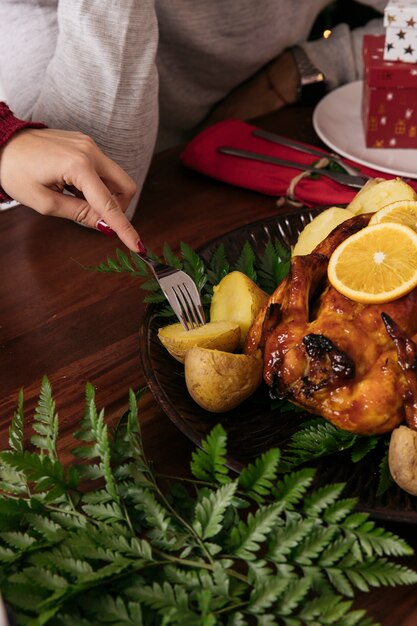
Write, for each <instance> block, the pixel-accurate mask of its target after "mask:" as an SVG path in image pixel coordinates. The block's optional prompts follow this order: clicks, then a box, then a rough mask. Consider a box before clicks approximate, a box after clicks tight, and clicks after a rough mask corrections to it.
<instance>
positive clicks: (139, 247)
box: [136, 239, 146, 254]
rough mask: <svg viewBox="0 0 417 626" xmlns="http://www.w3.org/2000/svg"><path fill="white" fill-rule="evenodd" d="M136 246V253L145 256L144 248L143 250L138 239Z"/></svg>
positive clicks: (143, 247)
mask: <svg viewBox="0 0 417 626" xmlns="http://www.w3.org/2000/svg"><path fill="white" fill-rule="evenodd" d="M136 246H137V249H138V252H139V253H140V254H146V248H145V246H144V245H143V243H142V242H141V240H140V239H138V240H137V242H136Z"/></svg>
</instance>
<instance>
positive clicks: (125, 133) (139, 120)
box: [0, 0, 158, 187]
mask: <svg viewBox="0 0 417 626" xmlns="http://www.w3.org/2000/svg"><path fill="white" fill-rule="evenodd" d="M2 5H3V8H1V7H0V19H1V18H2V16H3V15H4V18H5V21H3V20H2V21H3V24H4V23H7V21H9V20H13V18H14V19H15V22H14V23H13V33H14V36H16V34H18V36H20V42H19V54H20V58H21V61H20V66H21V69H22V71H24V67H25V65H27V66H29V67H30V68H31V71H32V72H33V73H35V74H36V72H38V74H39V75H38V76H33V75H32V76H28V80H29V83H30V85H31V87H30V92H28V93H27V94H26V95H25V97H22V91H21V89H20V91H19V92H15V91H14V90H13V78H12V76H10V77H9V78H10V80H7V78H8V77H6V81H5V82H6V83H7V84H8V85H10V92H8V90H7V84H6V96H7V99H8V103H9V104H10V105H11V106H12V108H13V109H14V110H15V111H16V112H17V113H21V114H23V115H24V116H26V117H31V118H32V119H38V120H42V121H43V122H45V123H46V124H48V125H49V126H50V127H56V128H65V129H70V130H79V131H82V132H84V133H86V134H89V135H91V136H92V137H93V138H94V139H95V141H96V142H97V144H98V145H99V146H100V148H102V149H103V150H105V152H106V154H107V155H108V156H109V157H110V158H112V159H114V160H115V161H116V162H118V163H119V165H121V166H122V167H123V168H124V169H125V170H126V171H127V172H128V173H129V174H130V175H131V176H132V177H133V178H134V179H135V181H136V183H137V184H138V186H139V187H141V186H142V183H143V179H144V177H145V175H146V172H147V169H148V167H149V163H150V159H151V156H152V153H153V149H154V145H155V139H156V133H157V125H158V77H157V70H156V51H157V45H158V28H157V21H156V16H155V11H154V2H153V0H140V2H138V1H137V0H112V2H104V1H103V0H88V2H86V1H85V0H71V1H70V2H69V1H68V0H59V2H58V4H57V2H56V1H55V2H53V0H43V2H42V3H38V6H37V7H36V6H34V5H36V3H33V8H32V7H31V3H30V2H26V3H25V5H26V9H25V12H24V14H23V12H22V3H20V8H17V7H16V6H15V7H14V6H13V2H9V1H7V0H6V2H4V3H2ZM40 5H43V6H40ZM14 9H15V12H14ZM48 16H49V17H48ZM6 30H7V29H6ZM25 40H26V41H27V42H28V46H29V49H30V51H29V53H30V54H31V55H32V56H31V58H30V62H28V61H29V59H26V63H25V59H24V56H25V54H28V50H27V46H26V45H25V44H24V42H25ZM6 45H7V43H6ZM10 45H11V42H9V46H10ZM8 49H9V55H10V54H11V52H10V51H11V48H10V47H9V48H8ZM1 53H2V54H3V49H1ZM4 53H5V54H7V50H4ZM33 55H35V58H33ZM18 61H19V59H16V60H15V62H14V63H11V64H10V67H14V69H15V70H16V66H17V65H18ZM7 66H8V64H7V63H5V64H4V67H5V68H7ZM37 81H38V82H37ZM19 86H20V88H21V86H22V80H20V81H19Z"/></svg>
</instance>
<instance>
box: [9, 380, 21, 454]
mask: <svg viewBox="0 0 417 626" xmlns="http://www.w3.org/2000/svg"><path fill="white" fill-rule="evenodd" d="M23 428H24V414H23V390H22V389H21V390H20V391H19V396H18V404H17V409H16V411H15V413H14V415H13V417H12V421H11V424H10V428H9V446H10V448H11V450H15V451H16V452H23V446H24V432H23Z"/></svg>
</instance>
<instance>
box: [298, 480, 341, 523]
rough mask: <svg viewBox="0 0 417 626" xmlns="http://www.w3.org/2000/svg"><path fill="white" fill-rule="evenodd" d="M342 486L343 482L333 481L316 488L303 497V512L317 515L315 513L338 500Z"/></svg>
mask: <svg viewBox="0 0 417 626" xmlns="http://www.w3.org/2000/svg"><path fill="white" fill-rule="evenodd" d="M344 488H345V484H344V483H333V484H332V485H325V486H324V487H321V488H320V489H316V490H315V491H314V492H313V493H312V494H310V495H309V496H307V497H306V498H305V500H304V506H303V510H304V513H305V514H306V515H312V516H313V517H317V515H319V514H320V513H321V512H323V511H325V510H326V509H327V507H329V506H332V505H333V504H335V502H337V501H338V499H339V497H340V494H341V493H342V491H343V489H344Z"/></svg>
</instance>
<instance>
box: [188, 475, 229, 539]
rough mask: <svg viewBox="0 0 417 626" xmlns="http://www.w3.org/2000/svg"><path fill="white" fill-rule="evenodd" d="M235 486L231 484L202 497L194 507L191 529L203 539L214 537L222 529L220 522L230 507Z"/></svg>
mask: <svg viewBox="0 0 417 626" xmlns="http://www.w3.org/2000/svg"><path fill="white" fill-rule="evenodd" d="M236 488H237V484H236V483H234V482H232V483H228V484H227V485H223V486H222V487H219V489H217V490H216V491H213V492H211V493H210V494H209V495H208V496H204V497H203V498H202V499H201V500H200V502H198V503H197V506H196V507H195V516H194V520H193V524H192V525H193V528H194V529H195V530H196V532H197V533H198V534H199V535H200V536H201V537H202V538H203V539H208V538H210V537H214V536H215V535H217V533H218V532H219V531H220V530H221V528H222V525H221V524H222V520H223V518H224V515H225V512H226V510H227V508H228V507H229V506H230V505H231V503H232V500H233V497H234V494H235V491H236Z"/></svg>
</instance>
